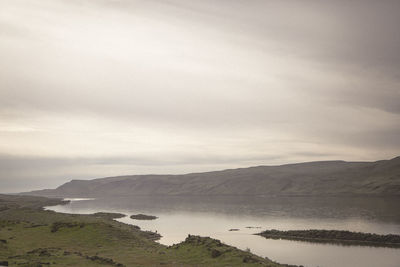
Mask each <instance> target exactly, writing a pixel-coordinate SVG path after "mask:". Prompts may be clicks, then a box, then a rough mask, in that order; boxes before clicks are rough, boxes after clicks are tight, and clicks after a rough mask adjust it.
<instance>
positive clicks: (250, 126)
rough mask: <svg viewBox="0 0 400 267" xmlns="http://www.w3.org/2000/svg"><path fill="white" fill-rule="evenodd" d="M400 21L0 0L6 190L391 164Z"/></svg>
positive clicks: (271, 4)
mask: <svg viewBox="0 0 400 267" xmlns="http://www.w3.org/2000/svg"><path fill="white" fill-rule="evenodd" d="M399 11H400V4H399V2H398V1H372V0H367V1H365V0H363V1H361V0H360V1H350V2H347V3H345V4H344V3H336V2H332V1H311V0H309V1H302V2H301V3H299V2H298V1H290V0H289V1H261V0H251V1H240V0H234V1H225V0H224V1H211V0H205V1H187V0H185V1H183V0H170V1H156V0H149V1H124V0H120V1H101V0H98V1H66V0H65V1H63V0H55V1H54V0H52V1H50V0H40V1H36V0H33V1H26V0H13V1H11V0H10V1H7V0H6V1H2V2H1V4H0V58H1V59H2V60H1V62H0V153H1V154H4V155H9V156H10V157H6V158H4V157H3V158H1V159H0V165H2V166H3V167H4V168H3V169H2V170H1V171H0V183H2V186H3V185H4V186H5V185H7V186H9V187H10V186H11V187H12V183H13V182H11V181H10V180H9V179H10V178H7V179H8V180H5V179H6V178H5V177H14V178H13V179H14V180H13V181H15V183H19V184H21V182H20V181H21V180H25V179H28V178H27V177H33V178H32V179H28V180H29V181H30V182H29V183H28V184H27V188H28V187H29V186H30V185H29V184H31V185H32V186H33V184H37V185H39V184H40V185H41V186H42V185H45V184H46V183H50V182H49V181H50V180H51V177H53V180H51V181H53V182H51V183H52V184H57V183H60V181H64V179H65V177H67V176H68V177H81V178H90V177H92V176H106V175H111V174H112V175H117V174H128V173H130V172H131V173H140V172H144V173H148V172H159V173H160V172H164V171H165V172H168V171H171V172H174V173H184V172H191V171H206V170H208V169H218V168H231V167H235V166H238V167H239V166H250V165H260V164H267V165H268V164H281V163H286V162H295V161H307V160H322V159H346V160H375V159H382V158H391V157H394V156H396V154H398V151H399V148H400V144H399V142H398V138H396V137H397V136H398V135H400V109H399V107H400V105H398V103H399V102H400V89H399V88H400V86H399V85H400V75H399V74H400V73H399V70H400V56H399V53H398V51H399V48H400V36H399V33H398V25H399V24H400V21H399V20H400V17H399V16H398V13H399ZM6 166H10V167H9V169H7V167H6ZM19 166H23V169H26V170H21V168H18V167H19ZM104 166H107V167H104ZM130 166H134V168H133V167H130ZM89 167H90V168H89ZM18 169H20V170H18ZM88 169H90V171H88ZM6 170H7V172H6ZM46 170H48V172H47V174H46ZM50 170H51V171H50ZM34 181H36V182H34ZM40 181H42V182H40ZM44 181H45V183H44ZM11 187H10V188H11Z"/></svg>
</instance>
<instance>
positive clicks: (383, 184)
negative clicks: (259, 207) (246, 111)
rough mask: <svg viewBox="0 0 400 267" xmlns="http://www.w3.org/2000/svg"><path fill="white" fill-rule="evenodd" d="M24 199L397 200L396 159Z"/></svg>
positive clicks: (111, 185) (91, 184)
mask: <svg viewBox="0 0 400 267" xmlns="http://www.w3.org/2000/svg"><path fill="white" fill-rule="evenodd" d="M24 194H29V195H38V196H51V197H99V196H114V195H115V196H116V195H118V196H131V195H243V196H245V195H251V196H263V195H268V196H318V195H324V196H326V195H333V196H335V195H377V196H399V195H400V157H397V158H394V159H391V160H381V161H376V162H345V161H319V162H308V163H297V164H286V165H281V166H258V167H250V168H241V169H230V170H223V171H214V172H205V173H191V174H183V175H131V176H118V177H108V178H100V179H94V180H72V181H70V182H68V183H65V184H63V185H61V186H60V187H58V188H56V189H46V190H39V191H32V192H28V193H24Z"/></svg>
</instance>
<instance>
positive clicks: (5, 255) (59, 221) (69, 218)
mask: <svg viewBox="0 0 400 267" xmlns="http://www.w3.org/2000/svg"><path fill="white" fill-rule="evenodd" d="M57 202H59V201H58V200H50V199H45V198H37V197H16V196H5V195H0V263H1V261H8V263H9V265H10V266H16V265H18V266H41V265H42V266H49V265H50V266H158V265H163V266H275V267H278V266H283V265H279V264H277V263H273V262H271V261H269V260H267V259H263V258H260V257H257V256H255V255H252V254H251V253H248V252H244V251H241V250H238V249H236V248H234V247H230V246H227V245H224V244H221V243H220V242H219V241H217V240H214V239H211V238H203V237H196V236H190V237H188V238H187V239H186V241H184V242H182V243H180V244H178V245H175V246H172V247H166V246H164V245H161V244H159V243H156V242H155V241H154V239H155V238H157V235H156V234H154V233H151V232H143V231H140V230H139V229H138V228H137V227H135V226H130V225H126V224H123V223H119V222H116V221H114V220H112V217H113V215H111V214H97V215H72V214H61V213H56V212H52V211H44V210H42V209H41V207H42V206H44V205H49V204H56V203H57ZM116 216H118V215H116ZM54 226H57V227H54ZM52 230H53V231H52Z"/></svg>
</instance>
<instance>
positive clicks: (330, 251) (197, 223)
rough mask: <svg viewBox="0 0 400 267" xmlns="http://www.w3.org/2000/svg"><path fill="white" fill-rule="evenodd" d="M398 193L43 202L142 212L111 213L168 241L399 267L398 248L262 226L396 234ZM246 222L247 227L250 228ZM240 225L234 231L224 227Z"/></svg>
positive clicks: (296, 259) (285, 259)
mask: <svg viewBox="0 0 400 267" xmlns="http://www.w3.org/2000/svg"><path fill="white" fill-rule="evenodd" d="M399 200H400V199H399V198H385V199H383V198H346V197H344V198H343V197H342V198H335V197H325V198H310V197H286V198H281V197H280V198H273V197H272V198H270V197H257V198H254V197H253V198H251V197H206V198H205V197H119V198H104V199H79V201H75V200H73V201H72V202H71V203H70V204H68V205H59V206H53V207H48V209H51V210H55V211H58V212H65V213H82V214H87V213H94V212H98V211H106V212H119V213H124V214H127V215H132V214H137V213H144V214H149V215H156V216H158V217H159V218H158V219H157V220H151V221H138V220H132V219H130V218H129V216H127V217H124V218H121V219H118V220H119V221H121V222H124V223H129V224H135V225H138V226H140V227H141V228H142V229H144V230H151V231H157V232H159V233H160V234H161V235H162V236H163V237H162V238H161V239H160V241H159V242H160V243H162V244H165V245H171V244H174V243H179V242H181V241H183V240H184V239H185V238H186V237H187V235H188V234H195V235H202V236H211V237H213V238H216V239H219V240H221V241H223V242H224V243H226V244H229V245H232V246H235V247H238V248H240V249H250V250H251V252H253V253H254V254H257V255H259V256H263V257H268V258H270V259H272V260H274V261H277V262H280V263H288V264H298V265H300V264H301V265H304V266H312V267H314V266H323V267H337V266H341V267H355V266H363V267H364V266H371V267H376V266H380V267H399V266H400V249H394V248H376V247H361V246H341V245H331V244H313V243H307V242H299V241H288V240H271V239H265V238H263V237H260V236H257V235H253V234H254V233H256V232H260V231H262V230H263V229H279V230H289V229H335V230H350V231H360V232H371V233H379V234H389V233H392V234H400V209H399V203H400V202H399ZM250 227H251V228H250ZM230 229H239V231H229V230H230Z"/></svg>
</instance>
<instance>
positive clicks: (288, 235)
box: [256, 229, 400, 248]
mask: <svg viewBox="0 0 400 267" xmlns="http://www.w3.org/2000/svg"><path fill="white" fill-rule="evenodd" d="M256 235H260V236H263V237H265V238H271V239H287V240H296V241H306V242H315V243H332V244H341V245H359V246H374V247H393V248H400V235H393V234H389V235H378V234H371V233H361V232H350V231H339V230H289V231H279V230H275V229H273V230H266V231H263V232H261V233H258V234H256Z"/></svg>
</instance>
